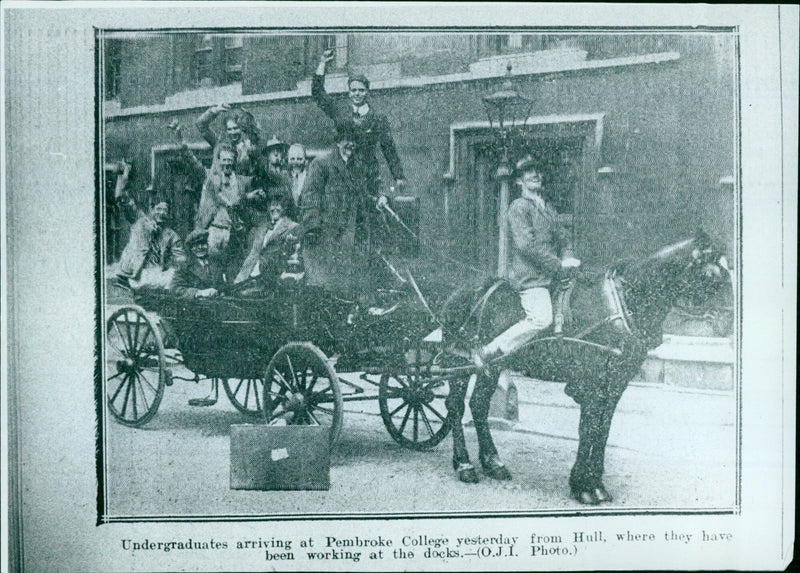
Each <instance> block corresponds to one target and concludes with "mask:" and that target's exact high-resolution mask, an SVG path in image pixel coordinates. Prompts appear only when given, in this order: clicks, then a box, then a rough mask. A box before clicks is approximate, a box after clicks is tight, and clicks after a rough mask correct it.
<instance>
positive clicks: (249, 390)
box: [222, 378, 264, 418]
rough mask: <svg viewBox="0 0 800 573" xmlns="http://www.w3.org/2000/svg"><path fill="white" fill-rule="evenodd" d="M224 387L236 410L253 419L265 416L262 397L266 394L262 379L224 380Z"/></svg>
mask: <svg viewBox="0 0 800 573" xmlns="http://www.w3.org/2000/svg"><path fill="white" fill-rule="evenodd" d="M222 387H223V388H225V394H227V395H228V399H229V400H230V401H231V404H233V406H234V408H236V409H237V410H239V411H240V412H241V413H242V414H246V415H248V416H251V417H253V418H261V417H262V416H263V415H264V412H263V408H262V407H261V397H262V395H263V394H264V381H263V380H262V379H261V378H241V379H239V378H223V379H222Z"/></svg>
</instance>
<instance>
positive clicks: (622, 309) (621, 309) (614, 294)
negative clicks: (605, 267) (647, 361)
mask: <svg viewBox="0 0 800 573" xmlns="http://www.w3.org/2000/svg"><path fill="white" fill-rule="evenodd" d="M605 280H606V281H607V284H608V286H609V289H608V290H609V292H610V293H611V301H610V302H612V303H613V305H614V309H613V310H614V313H613V314H611V315H609V316H607V317H605V318H604V319H603V320H601V321H600V322H596V323H594V324H593V325H591V326H589V327H587V328H584V329H583V330H581V331H580V332H578V333H577V334H575V335H574V338H577V339H582V338H583V337H584V336H588V335H589V334H591V333H592V332H594V331H595V330H597V329H598V328H600V327H601V326H604V325H606V324H609V323H613V322H615V321H617V320H619V321H620V322H621V324H622V327H623V328H624V329H625V331H626V332H627V333H628V334H631V335H633V329H632V328H631V325H630V322H629V321H628V317H629V316H630V311H629V310H628V309H627V307H626V306H625V301H624V299H623V298H622V296H621V295H620V293H619V290H618V288H617V283H616V281H615V280H614V275H613V274H611V273H608V274H606V278H605Z"/></svg>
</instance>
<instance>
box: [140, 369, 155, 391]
mask: <svg viewBox="0 0 800 573" xmlns="http://www.w3.org/2000/svg"><path fill="white" fill-rule="evenodd" d="M138 374H139V375H140V376H141V377H142V380H144V381H145V382H147V385H148V386H150V389H151V390H153V392H158V388H156V387H155V386H153V384H152V382H150V380H148V379H147V377H146V376H145V375H144V374H142V373H141V372H140V373H138Z"/></svg>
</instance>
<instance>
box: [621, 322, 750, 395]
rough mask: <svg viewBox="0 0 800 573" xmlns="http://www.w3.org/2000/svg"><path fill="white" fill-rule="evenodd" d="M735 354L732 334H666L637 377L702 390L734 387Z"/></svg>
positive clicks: (641, 379) (657, 382) (648, 381)
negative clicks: (725, 336)
mask: <svg viewBox="0 0 800 573" xmlns="http://www.w3.org/2000/svg"><path fill="white" fill-rule="evenodd" d="M735 358H736V354H735V351H734V347H733V341H732V340H731V339H730V338H716V337H705V336H680V335H665V336H664V342H663V344H661V346H658V347H657V348H654V349H653V350H651V351H650V352H649V353H648V356H647V359H646V360H645V362H644V364H643V365H642V371H641V373H640V374H639V376H638V377H637V378H636V379H635V380H634V381H635V382H643V383H647V384H664V385H666V386H676V387H682V388H696V389H702V390H733V368H734V365H735V362H736V360H735Z"/></svg>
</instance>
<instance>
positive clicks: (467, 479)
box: [456, 464, 480, 483]
mask: <svg viewBox="0 0 800 573" xmlns="http://www.w3.org/2000/svg"><path fill="white" fill-rule="evenodd" d="M456 474H458V479H459V480H460V481H463V482H464V483H478V482H479V481H480V479H479V478H478V472H477V471H476V470H475V466H473V465H472V464H459V466H458V468H457V469H456Z"/></svg>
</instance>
